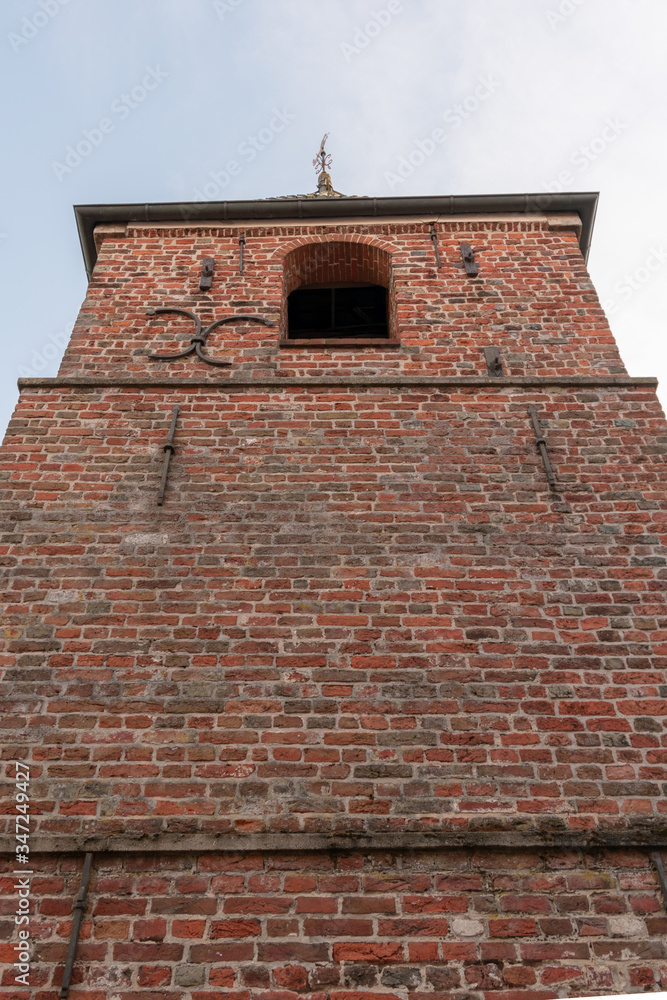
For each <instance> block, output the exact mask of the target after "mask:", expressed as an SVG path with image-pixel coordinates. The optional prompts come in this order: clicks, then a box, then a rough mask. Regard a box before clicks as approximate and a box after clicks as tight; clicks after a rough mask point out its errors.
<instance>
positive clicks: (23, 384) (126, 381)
mask: <svg viewBox="0 0 667 1000" xmlns="http://www.w3.org/2000/svg"><path fill="white" fill-rule="evenodd" d="M17 384H18V387H19V389H56V388H64V389H66V388H73V389H77V388H81V389H89V388H90V389H97V388H100V389H102V388H104V389H106V388H118V389H123V388H129V389H134V388H142V389H151V388H153V389H183V388H191V389H202V388H204V389H213V390H215V389H217V390H218V391H223V392H224V391H230V390H233V389H325V388H327V387H329V386H333V387H335V388H337V387H344V386H350V387H352V388H355V387H357V386H386V387H396V388H398V389H401V388H404V387H406V388H409V387H410V386H423V387H424V388H428V387H431V388H433V389H465V388H468V387H473V388H475V387H480V388H484V389H500V390H502V389H505V388H508V387H514V388H530V389H532V388H536V389H541V388H547V387H549V386H554V387H558V386H564V387H567V386H575V387H579V388H583V389H596V388H600V389H602V388H621V389H627V388H633V387H638V386H649V387H652V388H655V387H657V385H658V380H657V378H654V377H653V376H643V377H640V378H630V377H629V376H614V375H553V376H546V377H545V376H540V375H515V376H508V377H506V378H490V377H489V376H482V375H460V376H459V375H431V376H418V377H414V376H409V375H400V374H396V375H359V376H357V375H345V376H343V375H341V376H336V377H323V378H234V379H226V380H224V381H222V380H220V381H214V380H213V379H212V378H207V379H200V378H160V377H156V378H152V377H150V376H148V375H140V376H131V377H130V376H128V377H123V378H111V377H109V376H106V375H79V376H72V377H64V378H20V379H18V383H17Z"/></svg>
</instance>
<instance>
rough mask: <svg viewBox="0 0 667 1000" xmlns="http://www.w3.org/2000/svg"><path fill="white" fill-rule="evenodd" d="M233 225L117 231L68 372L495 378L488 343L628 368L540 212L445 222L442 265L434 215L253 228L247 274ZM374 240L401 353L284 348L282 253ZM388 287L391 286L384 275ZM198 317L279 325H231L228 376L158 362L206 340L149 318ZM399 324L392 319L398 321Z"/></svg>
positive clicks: (513, 351)
mask: <svg viewBox="0 0 667 1000" xmlns="http://www.w3.org/2000/svg"><path fill="white" fill-rule="evenodd" d="M242 228H243V227H240V226H239V227H234V228H219V227H218V228H205V227H198V228H197V227H195V228H187V227H179V228H172V229H169V228H162V229H156V228H147V227H142V226H140V225H135V224H133V225H131V226H129V227H128V231H127V234H126V235H125V236H119V235H113V234H110V235H109V236H108V237H107V238H106V239H103V240H102V242H101V248H100V256H99V258H98V263H97V266H96V268H95V272H94V275H93V280H92V282H91V284H90V287H89V291H88V295H87V297H86V300H85V302H84V303H83V306H82V310H81V314H80V316H79V320H78V322H77V325H76V327H75V331H74V335H73V337H72V341H71V345H70V347H69V348H68V350H67V351H66V353H65V357H64V360H63V364H62V367H61V374H62V375H76V374H79V375H81V374H89V375H90V374H93V373H95V374H111V373H113V374H115V375H121V374H123V375H139V374H141V375H151V376H155V375H156V374H159V375H160V376H161V377H165V376H166V377H182V376H184V375H185V376H188V377H194V376H196V377H200V378H201V377H203V378H210V379H212V380H213V381H215V382H219V381H220V379H221V378H224V379H232V380H233V379H234V378H238V377H244V376H247V375H248V374H249V373H252V374H253V375H254V376H255V377H257V376H259V375H261V376H262V377H273V378H275V377H280V376H287V377H289V376H298V375H302V374H310V375H313V374H326V373H331V374H354V373H361V374H364V373H365V374H369V373H373V372H378V373H382V372H384V373H388V374H391V373H396V372H401V373H403V374H405V375H419V374H431V375H475V374H483V375H485V374H486V366H485V363H484V356H483V353H482V351H483V348H484V347H485V346H488V345H491V344H495V345H497V346H498V347H499V348H500V349H501V352H502V356H503V363H504V366H505V371H506V373H507V374H509V375H544V376H553V375H577V374H584V375H588V374H596V375H608V374H624V373H625V369H624V367H623V363H622V361H621V359H620V357H619V355H618V351H617V348H616V346H615V343H614V340H613V337H612V334H611V331H610V329H609V325H608V322H607V319H606V317H605V315H604V312H603V311H602V308H601V307H600V304H599V302H598V299H597V295H596V293H595V289H594V288H593V285H592V284H591V280H590V278H589V276H588V272H587V270H586V267H585V265H584V262H583V258H582V256H581V252H580V250H579V246H578V244H577V236H576V233H575V231H574V229H565V228H561V227H555V226H553V225H550V224H549V223H548V222H547V220H546V219H541V220H540V219H539V218H538V217H536V218H535V220H533V219H529V220H520V219H517V220H515V221H512V222H483V221H479V222H464V221H460V222H454V221H447V222H443V223H439V224H438V232H439V243H440V254H441V258H442V261H443V266H442V268H441V269H440V270H437V269H436V267H435V256H434V252H433V245H432V243H431V240H430V236H429V228H428V225H427V224H426V223H424V222H398V223H390V224H389V223H385V224H381V223H377V224H366V223H363V222H360V223H356V224H353V225H352V224H350V225H340V226H324V225H322V226H317V225H295V226H282V227H280V226H274V227H266V228H260V227H245V232H246V236H247V242H246V245H245V255H244V262H245V266H244V273H243V275H239V273H238V262H239V245H238V237H239V233H240V232H241V230H242ZM328 240H331V241H334V242H338V241H340V240H349V241H351V242H354V241H361V242H362V243H363V244H364V246H365V247H368V248H370V247H373V246H375V247H378V248H379V249H380V250H385V251H387V252H390V253H391V259H392V277H393V282H394V288H395V294H394V296H392V298H393V299H394V302H395V308H396V323H395V329H396V333H397V336H398V337H399V339H400V340H401V342H402V344H403V348H402V349H401V350H400V351H396V350H387V351H386V352H384V353H383V352H381V351H379V349H378V348H377V347H373V348H372V349H370V350H361V349H356V350H352V349H350V350H343V351H340V350H339V351H335V352H333V353H331V352H329V353H327V352H325V351H312V352H311V351H303V350H297V349H296V348H280V347H278V340H279V339H280V336H281V335H282V336H285V335H286V330H285V329H284V316H283V318H282V326H281V316H282V306H283V300H284V296H285V294H286V292H287V291H288V290H289V289H288V284H287V282H288V281H289V277H290V269H289V268H288V274H287V276H286V277H287V281H286V280H284V275H283V260H284V259H285V257H288V264H289V260H291V259H292V258H291V257H289V255H290V253H293V252H294V251H295V250H296V249H297V248H298V247H299V246H300V245H301V244H303V243H304V242H308V241H311V242H312V241H314V242H318V241H328ZM462 241H467V242H469V243H471V244H472V246H473V247H474V249H475V252H476V257H477V261H478V264H479V271H480V273H479V277H478V278H470V277H468V276H467V275H466V273H465V270H464V267H463V261H462V259H461V252H460V249H459V244H460V243H461V242H462ZM205 256H213V257H214V258H215V277H214V280H213V286H212V288H211V291H210V293H203V292H200V291H199V277H200V273H201V261H202V258H203V257H205ZM381 283H382V282H381ZM169 305H173V306H177V307H181V308H187V309H191V310H194V311H195V312H196V313H198V314H199V315H200V316H201V318H202V320H203V321H204V322H205V323H209V322H212V321H213V320H214V319H218V318H220V317H221V316H222V315H227V314H229V313H257V314H258V315H261V316H262V317H263V318H265V319H269V320H271V321H273V322H275V323H276V324H278V326H277V327H276V328H269V327H262V326H259V325H254V326H253V325H252V324H249V323H243V324H238V325H234V326H225V327H220V328H218V329H217V330H216V331H214V333H213V334H212V335H211V338H210V340H209V344H210V347H211V353H212V354H213V355H214V356H217V357H229V358H230V359H232V360H234V367H233V368H232V369H231V370H227V371H223V372H221V371H220V370H219V369H218V370H215V369H213V368H211V367H209V366H206V365H202V364H201V362H196V361H194V359H193V358H192V357H190V358H187V359H186V360H184V361H182V362H171V363H160V362H157V361H150V360H148V359H147V358H146V357H145V354H144V352H151V351H152V352H156V351H158V352H159V351H163V350H164V351H166V350H178V349H183V347H184V346H187V343H188V341H189V338H190V337H191V336H192V335H193V330H192V324H191V323H189V322H188V321H186V320H179V319H178V317H174V316H172V317H168V318H167V320H166V321H165V319H164V318H163V317H161V316H158V317H155V318H152V319H151V318H149V317H147V316H146V310H147V308H149V307H166V306H169ZM392 322H393V320H392Z"/></svg>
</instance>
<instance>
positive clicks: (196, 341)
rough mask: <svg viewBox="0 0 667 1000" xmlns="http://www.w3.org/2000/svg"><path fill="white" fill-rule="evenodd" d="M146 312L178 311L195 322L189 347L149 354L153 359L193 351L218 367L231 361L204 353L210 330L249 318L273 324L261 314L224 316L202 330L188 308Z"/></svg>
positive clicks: (166, 359)
mask: <svg viewBox="0 0 667 1000" xmlns="http://www.w3.org/2000/svg"><path fill="white" fill-rule="evenodd" d="M147 313H148V315H149V316H158V315H160V314H162V313H178V315H179V316H187V317H188V319H191V320H192V321H193V323H194V324H195V335H194V337H191V338H190V347H188V348H186V349H185V350H184V351H179V352H178V353H177V354H149V355H148V357H149V358H151V359H152V360H153V361H174V360H175V359H176V358H187V356H188V355H189V354H192V352H193V351H195V352H196V353H197V357H198V358H200V359H201V360H202V361H205V362H206V363H207V364H208V365H218V366H219V367H220V368H224V367H227V366H229V365H231V363H232V362H231V361H216V360H215V359H214V358H209V357H207V355H205V354H204V347H205V345H206V338H207V337H208V335H209V333H211V331H213V330H215V328H216V327H218V326H222V325H223V324H225V323H238V322H239V321H240V320H249V321H250V322H252V323H261V324H262V326H275V325H276V324H275V323H272V322H271V320H268V319H263V317H262V316H246V315H243V316H225V317H224V318H223V319H216V320H215V322H214V323H211V324H209V326H207V327H206V329H205V330H202V325H201V320H200V319H199V317H198V316H195V314H194V313H193V312H190V310H189V309H148V310H147Z"/></svg>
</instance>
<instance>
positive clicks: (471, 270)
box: [461, 243, 479, 278]
mask: <svg viewBox="0 0 667 1000" xmlns="http://www.w3.org/2000/svg"><path fill="white" fill-rule="evenodd" d="M461 256H462V257H463V263H464V264H465V269H466V274H469V275H470V277H471V278H476V277H477V275H478V274H479V270H478V268H477V261H476V260H475V252H474V250H473V248H472V247H471V246H470V244H469V243H462V244H461Z"/></svg>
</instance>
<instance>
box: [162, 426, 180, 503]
mask: <svg viewBox="0 0 667 1000" xmlns="http://www.w3.org/2000/svg"><path fill="white" fill-rule="evenodd" d="M180 412H181V409H180V407H179V406H174V408H173V409H172V411H171V427H170V428H169V434H168V435H167V440H166V441H165V443H164V444H163V446H162V450H163V451H164V464H163V466H162V479H161V480H160V489H159V491H158V495H157V505H158V507H161V506H162V504H163V503H164V493H165V490H166V489H167V476H168V475H169V463H170V462H171V456H172V455H173V454H174V453H175V451H176V449H175V448H174V434H175V433H176V421H177V420H178V414H179V413H180Z"/></svg>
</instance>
